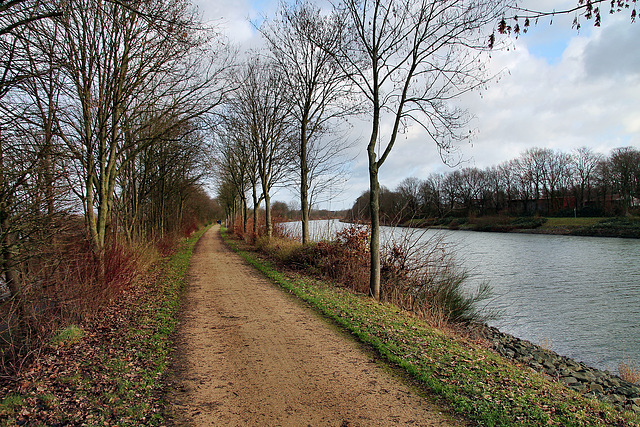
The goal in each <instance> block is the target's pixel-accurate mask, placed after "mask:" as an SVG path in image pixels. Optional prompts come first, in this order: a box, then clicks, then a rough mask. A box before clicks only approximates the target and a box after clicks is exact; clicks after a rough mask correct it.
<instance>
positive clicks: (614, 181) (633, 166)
mask: <svg viewBox="0 0 640 427" xmlns="http://www.w3.org/2000/svg"><path fill="white" fill-rule="evenodd" d="M607 163H608V168H607V169H608V171H609V177H610V180H611V185H612V187H613V189H614V190H615V191H617V192H618V194H619V195H620V197H621V199H622V213H623V214H624V215H628V214H629V208H631V206H632V204H633V199H634V197H635V198H638V196H640V194H639V186H640V151H638V150H637V149H635V148H633V147H621V148H616V149H615V150H613V151H612V153H611V156H610V158H609V160H608V162H607Z"/></svg>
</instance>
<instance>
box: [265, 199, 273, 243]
mask: <svg viewBox="0 0 640 427" xmlns="http://www.w3.org/2000/svg"><path fill="white" fill-rule="evenodd" d="M264 212H265V217H264V220H265V222H266V227H267V240H271V236H272V235H273V225H272V224H271V196H270V195H269V193H268V192H265V193H264Z"/></svg>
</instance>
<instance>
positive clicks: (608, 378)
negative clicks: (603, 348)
mask: <svg viewBox="0 0 640 427" xmlns="http://www.w3.org/2000/svg"><path fill="white" fill-rule="evenodd" d="M484 335H485V337H486V338H487V340H488V341H489V342H490V343H491V345H492V346H493V348H494V350H495V351H497V352H498V354H500V355H502V356H503V357H506V358H509V359H513V360H515V361H517V362H519V363H521V364H523V365H526V366H529V367H531V368H533V369H535V370H536V371H538V372H541V373H543V374H545V375H548V376H549V377H552V378H554V379H556V380H557V381H560V382H562V383H564V384H565V385H566V386H567V387H569V388H571V389H573V390H575V391H577V392H579V393H582V394H584V395H585V396H588V397H593V398H596V399H599V400H601V401H603V402H608V403H611V404H613V405H615V406H616V407H618V408H622V409H626V410H631V411H634V412H636V413H640V386H638V385H637V384H633V383H630V382H628V381H625V380H623V379H622V378H620V377H618V376H616V375H613V374H612V373H610V372H609V371H601V370H598V369H595V368H592V367H589V366H587V365H585V364H584V363H582V362H576V361H575V360H573V359H570V358H568V357H566V356H560V355H559V354H557V353H554V352H553V351H550V350H546V349H543V348H541V347H540V346H537V345H535V344H533V343H531V342H529V341H525V340H522V339H520V338H516V337H514V336H512V335H509V334H505V333H503V332H500V331H499V330H498V329H496V328H493V327H486V328H484Z"/></svg>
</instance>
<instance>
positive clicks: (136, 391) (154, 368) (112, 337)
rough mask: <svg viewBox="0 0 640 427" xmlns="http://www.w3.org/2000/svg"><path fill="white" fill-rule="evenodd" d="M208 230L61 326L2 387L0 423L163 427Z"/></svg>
mask: <svg viewBox="0 0 640 427" xmlns="http://www.w3.org/2000/svg"><path fill="white" fill-rule="evenodd" d="M204 231H205V230H204V229H203V230H201V231H199V232H198V233H196V234H194V235H193V236H192V237H191V238H190V239H188V240H186V241H185V242H184V243H182V244H181V246H180V247H179V249H178V250H177V251H176V252H175V254H174V255H172V256H170V257H165V258H163V259H161V260H160V261H159V262H158V263H156V264H155V265H154V266H153V267H152V268H150V269H149V270H148V271H147V273H146V274H144V275H141V276H139V277H138V278H137V279H136V280H135V281H134V282H133V283H132V284H131V286H129V287H127V288H126V289H125V290H123V291H122V292H120V293H119V294H118V297H117V298H116V299H114V300H113V301H111V303H110V304H108V305H106V306H105V307H104V308H102V309H101V310H99V312H97V313H95V316H93V317H91V318H87V319H86V320H85V321H82V322H80V323H79V324H74V325H69V326H67V327H64V328H62V329H61V330H60V331H59V333H57V334H54V335H52V336H51V339H50V341H49V342H48V343H47V344H45V345H43V346H42V347H41V349H40V352H39V354H38V355H37V357H34V358H33V360H32V362H31V363H29V364H28V365H27V366H24V367H23V369H22V370H21V371H20V372H19V373H18V374H17V375H16V376H15V377H11V378H8V377H3V378H2V381H1V382H0V396H2V399H1V401H0V425H7V426H13V425H120V426H138V425H160V424H162V423H163V415H162V392H163V390H162V377H163V375H164V373H165V371H166V368H167V357H168V354H169V351H170V349H171V341H170V334H171V333H172V332H173V331H174V329H175V326H176V323H177V311H178V308H179V298H180V295H181V292H182V289H183V285H184V276H185V274H186V271H187V268H188V266H189V260H190V258H191V253H192V250H193V247H194V245H195V243H196V242H197V240H198V239H199V238H200V236H201V235H202V234H203V233H204Z"/></svg>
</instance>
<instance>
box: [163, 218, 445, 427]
mask: <svg viewBox="0 0 640 427" xmlns="http://www.w3.org/2000/svg"><path fill="white" fill-rule="evenodd" d="M189 275H190V280H191V282H190V286H189V290H188V291H187V295H186V301H187V303H186V308H185V310H186V312H185V315H184V318H183V321H182V323H181V325H180V327H179V337H180V338H179V342H178V351H177V357H176V359H177V363H176V364H177V367H176V373H175V380H174V386H173V388H174V391H173V392H171V393H169V401H170V402H169V403H170V404H171V406H172V407H173V411H174V415H173V416H174V421H175V424H176V425H180V426H183V425H196V426H338V427H339V426H343V427H344V426H391V425H412V426H445V425H454V423H453V422H452V421H451V420H450V419H449V418H447V417H446V416H444V415H441V414H440V413H439V412H438V410H437V408H435V407H434V406H433V405H432V404H431V403H429V402H428V401H427V400H425V399H424V398H421V397H419V396H417V395H416V394H414V393H413V392H411V390H410V389H409V388H408V387H407V386H405V385H403V384H402V383H401V382H400V381H399V380H397V379H395V378H393V377H392V376H391V375H390V374H388V373H386V372H384V370H383V369H382V368H381V367H380V366H378V365H377V364H376V362H374V361H372V359H371V357H370V356H367V355H366V353H365V352H364V351H363V350H361V349H360V348H359V345H358V344H357V343H355V342H353V341H352V340H350V339H348V338H346V337H344V336H342V335H341V334H340V333H337V332H336V331H335V330H333V329H332V327H331V326H330V325H328V324H327V321H325V320H323V319H322V318H320V316H318V315H317V314H316V313H314V312H313V311H312V310H310V309H308V308H305V307H304V306H303V305H302V304H301V303H299V302H298V301H297V300H294V299H293V298H292V297H291V296H289V295H287V294H286V293H284V292H283V291H282V290H281V289H279V288H277V287H276V286H275V285H273V284H271V283H269V282H268V281H267V280H266V279H265V278H263V277H262V276H260V275H259V274H258V273H256V272H255V271H254V270H253V269H252V268H250V267H249V266H247V265H246V264H245V263H244V262H243V261H242V260H241V258H240V257H239V256H238V255H236V254H235V253H233V252H231V251H230V250H229V249H228V248H227V247H226V246H225V245H224V243H223V242H222V241H221V238H220V233H219V227H215V228H212V229H211V230H209V231H208V232H207V233H206V234H205V235H204V236H203V237H202V239H201V241H200V242H199V243H198V246H197V247H196V250H195V253H194V255H193V258H192V263H191V270H190V272H189Z"/></svg>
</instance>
